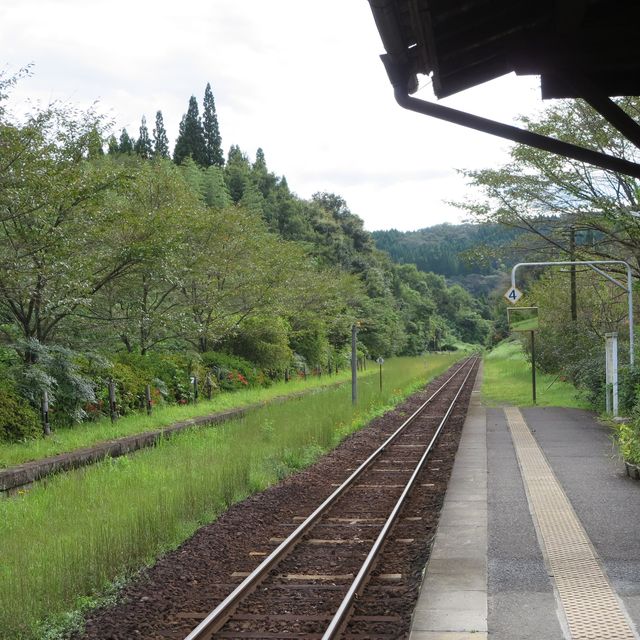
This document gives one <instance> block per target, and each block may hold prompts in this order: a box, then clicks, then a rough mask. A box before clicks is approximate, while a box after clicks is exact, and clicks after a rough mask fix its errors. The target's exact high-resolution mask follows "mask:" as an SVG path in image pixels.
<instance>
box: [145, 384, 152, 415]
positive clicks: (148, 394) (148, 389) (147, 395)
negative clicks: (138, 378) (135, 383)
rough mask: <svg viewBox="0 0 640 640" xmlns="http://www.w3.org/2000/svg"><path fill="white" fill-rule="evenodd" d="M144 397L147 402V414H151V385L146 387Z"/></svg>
mask: <svg viewBox="0 0 640 640" xmlns="http://www.w3.org/2000/svg"><path fill="white" fill-rule="evenodd" d="M144 399H145V400H146V403H147V415H149V416H150V415H151V385H149V384H148V385H147V386H146V387H145V388H144Z"/></svg>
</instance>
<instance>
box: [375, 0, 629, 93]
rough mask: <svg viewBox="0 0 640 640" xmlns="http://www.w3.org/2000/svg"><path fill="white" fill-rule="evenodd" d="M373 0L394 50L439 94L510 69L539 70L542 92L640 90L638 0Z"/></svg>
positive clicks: (388, 47)
mask: <svg viewBox="0 0 640 640" xmlns="http://www.w3.org/2000/svg"><path fill="white" fill-rule="evenodd" d="M369 2H370V4H371V9H372V11H373V15H374V18H375V21H376V24H377V26H378V30H379V31H380V35H381V37H382V41H383V44H384V47H385V49H386V50H387V53H388V54H389V56H390V57H391V58H392V59H393V61H394V62H395V63H396V64H400V65H402V67H403V68H404V69H405V70H406V72H407V75H408V78H407V79H408V80H409V81H411V82H413V78H414V76H415V75H416V74H429V75H431V74H432V77H433V87H434V91H435V94H436V96H437V97H438V98H443V97H445V96H449V95H451V94H454V93H457V92H458V91H461V90H463V89H467V88H469V87H473V86H475V85H477V84H480V83H483V82H486V81H487V80H491V79H493V78H496V77H498V76H501V75H503V74H506V73H509V72H511V71H515V72H516V73H517V74H535V75H539V76H541V80H542V82H541V85H542V96H543V98H568V97H579V96H581V95H583V91H582V89H581V86H582V83H588V85H589V86H590V87H591V88H592V89H595V90H597V91H598V93H600V94H601V95H605V96H621V95H639V94H640V47H639V46H638V36H637V32H638V26H639V25H640V2H638V0H369ZM578 81H579V82H578Z"/></svg>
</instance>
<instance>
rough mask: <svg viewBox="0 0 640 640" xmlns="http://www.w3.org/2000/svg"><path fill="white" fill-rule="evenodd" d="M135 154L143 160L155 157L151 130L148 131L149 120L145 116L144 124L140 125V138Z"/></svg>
mask: <svg viewBox="0 0 640 640" xmlns="http://www.w3.org/2000/svg"><path fill="white" fill-rule="evenodd" d="M135 152H136V154H138V155H139V156H140V157H141V158H150V157H151V156H152V155H153V148H152V146H151V138H149V129H147V119H146V118H145V117H144V116H142V122H141V123H140V136H139V137H138V140H137V141H136V144H135Z"/></svg>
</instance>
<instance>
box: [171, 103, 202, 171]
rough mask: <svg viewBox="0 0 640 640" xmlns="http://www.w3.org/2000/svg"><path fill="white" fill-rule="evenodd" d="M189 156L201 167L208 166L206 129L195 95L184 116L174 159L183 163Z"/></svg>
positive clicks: (177, 162)
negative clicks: (204, 128) (203, 126)
mask: <svg viewBox="0 0 640 640" xmlns="http://www.w3.org/2000/svg"><path fill="white" fill-rule="evenodd" d="M189 156H190V157H191V158H193V161H194V162H195V163H196V164H198V165H200V166H201V167H206V166H207V156H206V147H205V139H204V130H203V128H202V122H201V120H200V114H199V111H198V101H197V100H196V98H195V96H191V98H189V107H188V109H187V113H185V114H184V115H183V116H182V120H181V122H180V128H179V130H178V138H177V140H176V146H175V148H174V150H173V161H174V162H175V163H176V164H182V161H183V160H184V159H185V158H187V157H189Z"/></svg>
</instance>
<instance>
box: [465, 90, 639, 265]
mask: <svg viewBox="0 0 640 640" xmlns="http://www.w3.org/2000/svg"><path fill="white" fill-rule="evenodd" d="M618 104H619V105H620V107H621V108H622V109H624V110H626V111H627V112H628V113H629V114H631V115H632V116H633V115H634V114H637V113H638V110H639V108H640V98H636V97H631V98H622V99H619V100H618ZM523 121H524V123H525V125H526V126H527V128H528V129H530V130H531V131H534V132H537V133H544V134H545V135H552V136H555V137H558V138H561V139H563V140H567V141H568V142H572V143H575V144H578V145H580V146H584V147H587V148H590V149H594V150H596V151H600V152H605V153H610V154H612V155H614V156H618V157H624V158H626V159H629V160H636V161H637V160H638V159H639V157H640V151H639V150H638V149H637V148H636V147H635V146H634V145H633V144H632V143H631V142H629V141H628V140H626V138H624V136H623V135H622V134H620V133H619V132H618V131H617V130H616V129H614V128H613V127H612V126H611V125H609V124H608V123H607V122H606V121H605V120H604V119H602V118H601V117H600V116H598V115H597V114H596V113H595V112H594V111H593V110H592V109H591V107H589V105H587V104H586V103H584V102H582V101H579V100H577V101H570V102H569V101H566V102H565V101H562V102H560V103H559V104H557V105H554V106H552V107H550V108H548V109H546V110H545V112H544V113H543V114H542V115H541V116H540V117H538V118H536V119H530V118H523ZM467 175H468V176H469V177H470V178H471V179H472V181H473V184H475V185H476V186H477V187H478V189H479V190H480V191H481V192H482V193H483V196H484V197H482V198H480V199H478V200H477V201H475V202H469V203H465V204H464V205H461V206H464V207H465V208H466V209H467V210H468V211H469V212H470V213H471V214H472V215H473V216H474V217H475V218H476V219H477V220H478V221H480V222H493V223H501V224H504V225H508V226H510V227H513V228H516V229H519V230H521V231H522V232H524V233H523V234H522V236H521V238H522V242H523V243H526V244H527V246H528V248H529V251H532V250H536V251H537V252H538V255H539V256H540V257H541V258H542V259H555V258H560V257H561V258H562V259H564V260H566V259H568V257H569V256H570V255H572V254H573V255H575V257H576V258H578V259H589V257H591V258H599V259H620V258H622V259H626V260H629V261H630V262H631V264H632V266H633V267H634V270H635V272H636V275H640V222H639V220H638V219H637V218H636V217H634V216H632V215H631V213H630V211H635V210H637V209H638V207H640V182H638V180H637V179H635V178H632V177H629V176H625V175H622V174H618V173H614V172H612V171H606V170H604V169H599V168H596V167H593V166H590V165H586V164H584V163H581V162H578V161H576V160H571V159H568V158H563V157H561V156H557V155H553V154H549V153H546V152H544V151H540V150H538V149H533V148H531V147H527V146H524V145H517V146H515V147H514V148H513V151H512V152H511V161H510V162H509V163H508V164H507V165H505V166H504V167H502V168H501V169H484V170H480V171H471V172H468V174H467ZM570 227H573V229H574V230H575V234H576V245H577V246H576V248H575V251H572V247H571V243H570V234H569V229H570Z"/></svg>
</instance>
